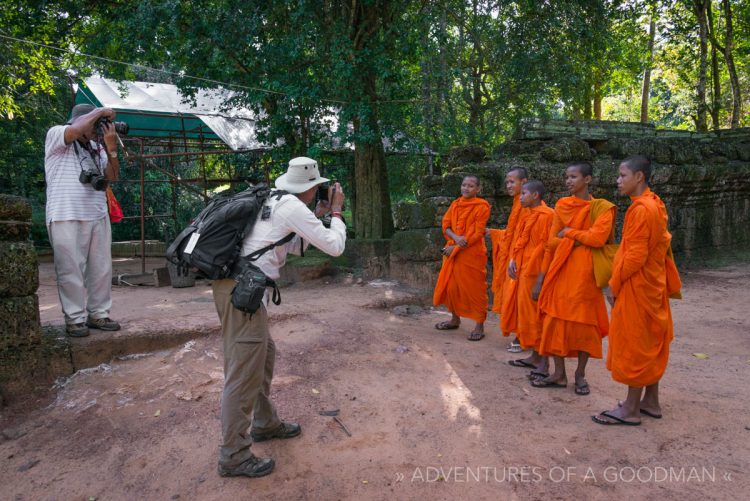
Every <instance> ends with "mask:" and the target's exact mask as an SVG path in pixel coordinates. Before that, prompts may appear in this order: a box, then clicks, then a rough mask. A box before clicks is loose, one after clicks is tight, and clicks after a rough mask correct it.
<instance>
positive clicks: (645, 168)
mask: <svg viewBox="0 0 750 501" xmlns="http://www.w3.org/2000/svg"><path fill="white" fill-rule="evenodd" d="M620 163H621V164H622V165H624V166H625V167H627V168H628V170H629V171H630V172H632V173H633V174H635V173H636V172H643V179H644V180H645V181H646V184H648V182H649V180H651V160H649V159H648V157H645V156H643V155H632V156H629V157H628V158H626V159H625V160H623V161H622V162H620Z"/></svg>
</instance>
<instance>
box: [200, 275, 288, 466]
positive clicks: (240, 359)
mask: <svg viewBox="0 0 750 501" xmlns="http://www.w3.org/2000/svg"><path fill="white" fill-rule="evenodd" d="M234 286H235V281H234V280H232V279H225V280H215V281H214V282H213V293H214V303H215V304H216V311H217V312H218V313H219V320H220V321H221V332H222V335H223V337H224V393H223V395H222V397H221V434H222V443H221V447H220V450H219V463H221V464H222V465H224V466H229V467H232V466H236V465H238V464H240V463H242V462H244V461H246V460H247V459H248V458H249V457H250V456H251V454H252V453H251V452H250V449H249V447H250V444H251V443H252V439H251V437H250V430H249V427H250V424H251V420H250V415H251V412H252V426H253V428H254V429H255V430H257V431H260V432H263V431H268V430H272V429H274V428H277V427H278V426H279V425H280V424H281V421H280V420H279V417H278V415H277V414H276V409H275V408H274V406H273V404H272V403H271V400H270V398H269V394H270V391H271V379H272V378H273V366H274V361H275V359H276V345H275V344H274V342H273V339H271V334H270V332H269V331H268V315H267V313H266V308H265V306H263V305H261V307H260V309H259V310H258V311H257V312H255V314H253V315H252V316H250V315H248V314H246V313H243V312H241V311H240V310H238V309H237V308H235V307H234V306H232V289H233V288H234Z"/></svg>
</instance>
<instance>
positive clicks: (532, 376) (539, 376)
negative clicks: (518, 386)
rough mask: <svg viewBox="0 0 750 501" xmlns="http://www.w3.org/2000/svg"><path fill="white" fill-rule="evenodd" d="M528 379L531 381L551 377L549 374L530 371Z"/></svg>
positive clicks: (527, 375)
mask: <svg viewBox="0 0 750 501" xmlns="http://www.w3.org/2000/svg"><path fill="white" fill-rule="evenodd" d="M526 377H527V378H529V381H534V380H535V379H544V378H548V377H549V372H539V371H529V373H528V374H526Z"/></svg>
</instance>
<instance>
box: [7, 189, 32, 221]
mask: <svg viewBox="0 0 750 501" xmlns="http://www.w3.org/2000/svg"><path fill="white" fill-rule="evenodd" d="M0 221H24V222H25V221H31V204H30V203H29V201H28V200H26V199H25V198H22V197H17V196H14V195H6V194H0Z"/></svg>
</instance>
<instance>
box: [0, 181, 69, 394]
mask: <svg viewBox="0 0 750 501" xmlns="http://www.w3.org/2000/svg"><path fill="white" fill-rule="evenodd" d="M30 232H31V205H30V204H29V203H28V202H27V201H26V200H25V199H23V198H20V197H14V196H9V195H0V406H2V403H3V401H4V400H8V399H10V397H16V396H20V395H23V394H24V393H28V392H30V391H32V390H33V389H34V388H35V387H36V385H38V384H39V383H40V382H51V381H52V380H53V379H54V377H56V376H58V375H62V374H70V373H71V372H72V367H73V366H72V362H71V359H70V354H69V350H68V348H67V347H68V345H67V343H66V342H65V340H57V339H54V338H53V337H51V336H49V335H45V334H43V332H42V328H41V325H40V322H39V300H38V298H37V295H36V291H37V288H38V287H39V270H38V264H37V256H36V252H35V251H34V244H33V243H32V242H31V241H30V240H29V234H30ZM45 285H46V286H52V287H55V284H45Z"/></svg>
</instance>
